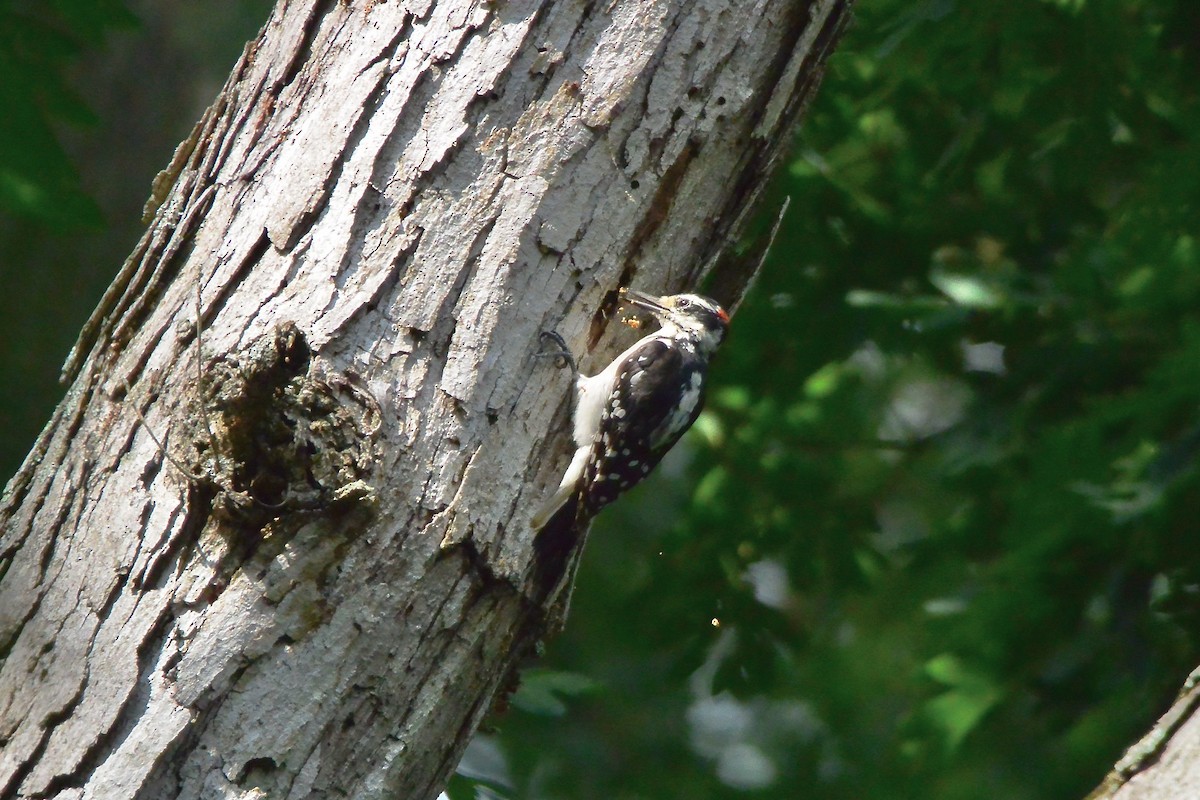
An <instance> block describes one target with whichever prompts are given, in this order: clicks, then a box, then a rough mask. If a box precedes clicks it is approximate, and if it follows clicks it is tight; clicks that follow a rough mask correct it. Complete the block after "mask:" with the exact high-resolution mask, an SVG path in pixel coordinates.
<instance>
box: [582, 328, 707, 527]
mask: <svg viewBox="0 0 1200 800" xmlns="http://www.w3.org/2000/svg"><path fill="white" fill-rule="evenodd" d="M613 389H614V390H613V392H612V395H611V396H610V398H609V401H608V405H607V407H606V408H605V410H604V415H603V418H602V420H601V423H600V430H599V432H598V434H597V436H596V440H595V442H594V443H593V445H592V453H591V457H590V458H589V460H588V465H587V469H586V470H585V477H584V481H583V484H582V485H583V486H584V487H586V489H585V491H584V496H583V497H581V498H580V500H581V502H580V505H581V509H580V512H581V513H582V515H583V516H585V517H587V518H590V517H591V516H593V515H594V514H596V513H597V512H598V511H599V510H600V509H602V508H604V507H605V506H606V505H608V504H609V503H611V502H612V501H614V500H616V499H617V497H618V496H619V495H620V494H621V493H622V492H624V491H625V490H626V489H628V488H630V487H632V486H633V485H635V484H637V483H638V482H640V481H641V480H642V478H644V477H646V475H647V474H648V473H649V472H650V470H652V469H654V467H655V466H657V465H658V462H659V461H660V460H661V459H662V457H663V456H664V455H665V454H666V452H667V451H668V450H670V449H671V446H672V445H674V444H675V442H676V441H678V440H679V437H680V436H682V435H683V433H684V431H686V430H687V429H688V428H689V427H691V425H692V423H693V422H695V421H696V416H697V415H698V414H699V413H700V408H701V405H702V403H703V397H704V363H703V361H702V360H701V359H700V358H698V357H697V356H696V354H695V353H694V352H693V351H692V350H690V349H688V348H681V347H673V346H671V345H670V344H668V343H667V342H665V341H663V340H661V339H655V338H647V339H646V340H645V343H644V344H643V345H642V347H640V348H638V350H637V351H636V352H635V353H634V354H633V357H631V358H629V359H628V360H627V362H626V364H625V366H624V368H623V369H622V370H621V372H620V373H618V375H617V376H616V382H615V385H614V387H613Z"/></svg>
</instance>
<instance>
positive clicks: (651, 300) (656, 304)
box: [621, 289, 671, 319]
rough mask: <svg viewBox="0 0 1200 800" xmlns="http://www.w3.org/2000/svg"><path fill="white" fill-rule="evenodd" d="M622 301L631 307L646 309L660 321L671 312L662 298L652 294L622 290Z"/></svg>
mask: <svg viewBox="0 0 1200 800" xmlns="http://www.w3.org/2000/svg"><path fill="white" fill-rule="evenodd" d="M621 300H622V301H624V302H626V303H629V304H630V305H631V306H636V307H637V308H641V309H645V310H646V311H649V312H650V313H651V314H653V315H654V316H655V317H657V318H659V319H662V318H663V317H664V316H666V315H667V314H669V313H670V311H671V309H670V307H669V306H667V305H666V304H665V303H664V302H663V299H662V298H661V297H655V296H654V295H652V294H645V293H644V292H638V291H635V290H633V289H622V290H621Z"/></svg>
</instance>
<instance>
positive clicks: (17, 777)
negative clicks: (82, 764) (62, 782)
mask: <svg viewBox="0 0 1200 800" xmlns="http://www.w3.org/2000/svg"><path fill="white" fill-rule="evenodd" d="M60 630H61V628H60ZM86 687H87V677H86V676H85V677H84V679H83V680H81V681H80V682H79V684H78V685H77V686H76V687H75V690H74V692H73V694H72V695H71V697H70V698H68V699H67V700H66V701H64V702H63V704H62V708H60V709H58V710H57V711H52V712H50V713H49V714H47V715H46V716H45V717H44V718H43V719H42V720H40V721H39V724H38V728H39V730H40V733H41V738H40V739H39V740H38V743H37V745H36V746H35V747H34V748H33V750H32V751H31V752H30V753H29V757H28V758H26V759H25V760H24V761H22V762H21V764H20V765H19V766H18V767H17V768H16V769H15V770H14V771H13V774H12V777H11V779H10V780H9V782H8V783H7V784H3V785H0V797H10V796H12V797H15V796H17V795H16V792H17V791H20V789H21V784H23V783H24V782H25V780H26V779H27V778H28V777H29V775H30V773H32V772H33V770H34V769H35V768H36V767H37V766H38V765H39V764H40V763H41V760H42V755H43V754H44V753H45V752H46V746H47V745H48V744H49V743H50V736H51V734H53V733H54V729H55V728H56V727H58V726H59V725H60V724H62V723H63V722H65V721H66V720H68V719H70V717H71V714H72V713H74V711H75V708H76V707H77V706H78V705H79V700H80V698H81V697H82V696H83V690H84V689H85V688H86ZM25 723H26V724H29V720H28V719H26V720H25ZM48 794H49V793H43V792H37V793H33V794H29V795H28V797H30V798H41V797H47V796H48Z"/></svg>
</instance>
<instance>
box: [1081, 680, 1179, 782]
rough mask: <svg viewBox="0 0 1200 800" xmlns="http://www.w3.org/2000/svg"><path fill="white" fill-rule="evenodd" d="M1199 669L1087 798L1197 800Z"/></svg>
mask: <svg viewBox="0 0 1200 800" xmlns="http://www.w3.org/2000/svg"><path fill="white" fill-rule="evenodd" d="M1198 708H1200V667H1197V668H1196V670H1195V671H1193V672H1192V674H1191V675H1190V676H1188V679H1187V681H1186V682H1185V683H1184V686H1183V689H1182V690H1181V691H1180V693H1179V697H1177V698H1176V700H1175V703H1174V704H1173V705H1172V706H1171V708H1170V709H1169V710H1168V711H1167V713H1166V714H1163V716H1162V717H1161V718H1160V719H1159V720H1158V722H1157V723H1155V725H1154V727H1153V728H1152V729H1151V730H1150V732H1149V733H1147V734H1146V735H1145V736H1143V737H1142V739H1141V741H1139V742H1137V744H1135V745H1133V746H1132V747H1130V748H1129V750H1128V751H1127V752H1126V753H1125V755H1124V756H1123V757H1122V758H1121V760H1120V761H1118V762H1117V764H1116V766H1115V767H1113V771H1112V772H1111V773H1109V775H1108V776H1107V777H1106V778H1105V779H1104V781H1103V783H1101V784H1100V786H1099V787H1098V788H1097V789H1096V790H1095V791H1093V792H1092V793H1091V794H1090V795H1088V800H1195V798H1197V797H1200V716H1198V715H1197V714H1196V711H1197V709H1198Z"/></svg>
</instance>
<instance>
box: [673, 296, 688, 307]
mask: <svg viewBox="0 0 1200 800" xmlns="http://www.w3.org/2000/svg"><path fill="white" fill-rule="evenodd" d="M675 305H676V306H678V307H679V308H691V306H692V301H691V300H688V299H687V298H686V297H681V298H679V300H678V301H676V303H675Z"/></svg>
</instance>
